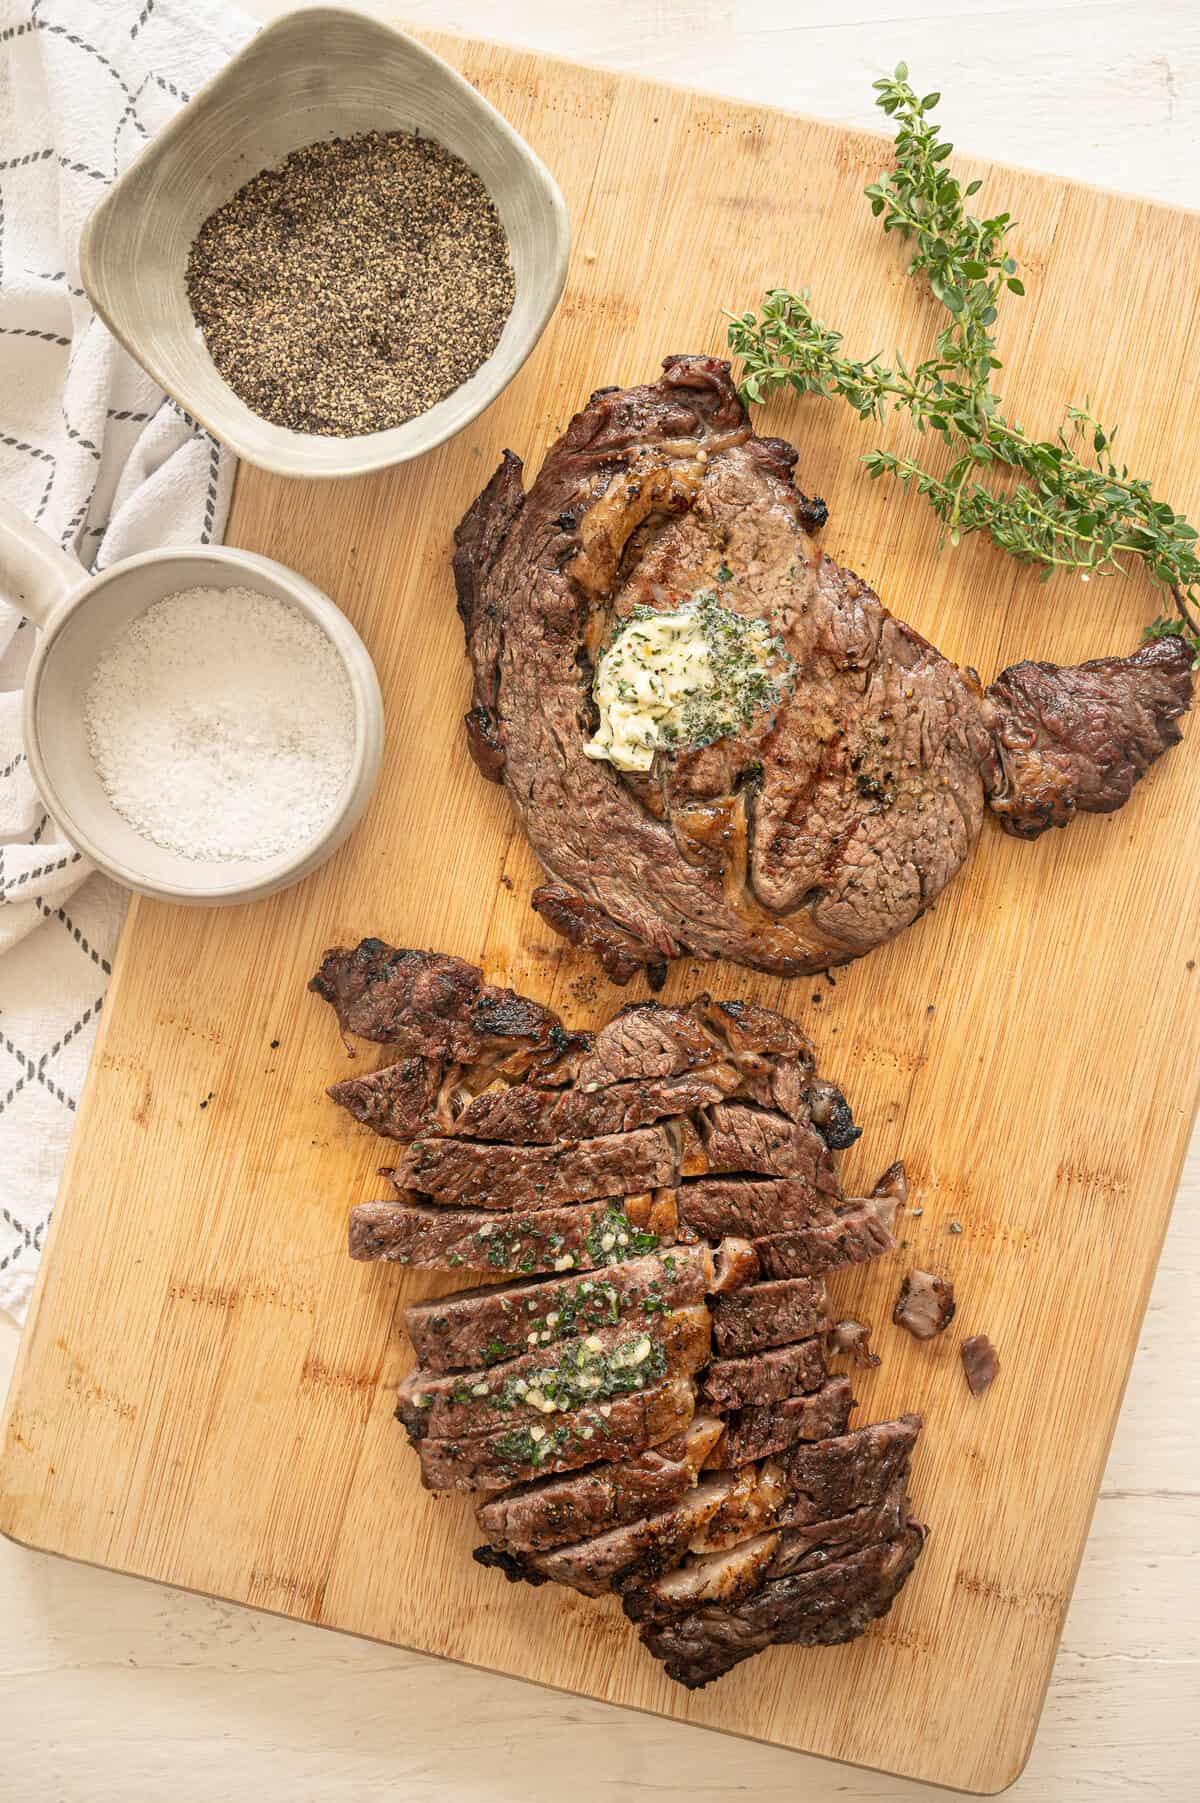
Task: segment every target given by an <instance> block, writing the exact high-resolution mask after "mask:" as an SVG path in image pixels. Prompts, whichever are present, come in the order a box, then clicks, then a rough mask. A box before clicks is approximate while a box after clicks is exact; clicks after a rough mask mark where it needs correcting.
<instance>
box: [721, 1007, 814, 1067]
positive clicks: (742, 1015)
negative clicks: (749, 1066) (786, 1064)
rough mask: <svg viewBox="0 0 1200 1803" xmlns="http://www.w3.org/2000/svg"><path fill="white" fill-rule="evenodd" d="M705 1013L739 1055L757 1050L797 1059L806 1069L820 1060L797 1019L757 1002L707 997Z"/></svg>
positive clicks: (764, 1054)
mask: <svg viewBox="0 0 1200 1803" xmlns="http://www.w3.org/2000/svg"><path fill="white" fill-rule="evenodd" d="M703 1007H704V1014H705V1018H706V1019H707V1021H708V1023H709V1025H710V1026H711V1027H712V1028H713V1030H714V1032H716V1033H719V1034H720V1036H721V1038H722V1039H723V1040H724V1041H725V1044H726V1045H727V1046H728V1047H729V1050H730V1051H731V1052H732V1053H733V1054H734V1056H735V1057H741V1056H743V1055H744V1054H746V1053H754V1054H756V1055H759V1056H763V1057H780V1058H786V1059H788V1060H789V1061H792V1062H795V1063H797V1064H798V1065H799V1066H800V1067H801V1068H802V1069H803V1070H804V1071H806V1072H807V1071H811V1070H813V1069H814V1067H815V1064H816V1058H815V1055H814V1052H813V1043H812V1040H811V1039H810V1038H809V1037H808V1035H807V1033H805V1032H804V1030H803V1028H801V1027H799V1026H798V1025H797V1024H796V1022H795V1021H794V1020H789V1019H788V1017H787V1015H786V1014H780V1013H779V1012H778V1011H777V1010H776V1009H774V1008H763V1007H760V1006H759V1004H758V1003H757V1002H742V1001H733V1002H713V1001H709V1000H707V998H706V999H705V1001H704V1004H703Z"/></svg>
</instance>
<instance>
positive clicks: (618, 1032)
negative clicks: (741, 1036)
mask: <svg viewBox="0 0 1200 1803" xmlns="http://www.w3.org/2000/svg"><path fill="white" fill-rule="evenodd" d="M703 1006H704V1003H703V1001H702V1002H701V1005H700V1007H699V1008H697V1007H695V1006H693V1007H690V1008H674V1007H668V1006H667V1005H666V1004H665V1003H662V1002H631V1003H630V1004H629V1005H628V1006H627V1007H624V1008H622V1009H621V1010H620V1012H619V1013H617V1014H615V1015H614V1016H613V1018H612V1019H611V1020H610V1021H608V1022H607V1023H606V1025H604V1026H603V1027H601V1028H600V1031H599V1032H598V1033H597V1034H596V1036H595V1039H594V1042H593V1044H592V1046H591V1048H590V1050H588V1051H587V1052H585V1053H584V1054H583V1055H582V1056H581V1057H580V1058H579V1059H578V1060H577V1062H576V1065H575V1084H576V1087H577V1088H578V1089H581V1090H585V1091H589V1090H593V1089H604V1088H607V1087H608V1086H609V1085H610V1084H613V1083H647V1082H653V1081H659V1082H661V1081H665V1080H667V1079H669V1078H671V1077H682V1076H685V1075H687V1074H688V1073H691V1072H696V1071H700V1070H704V1069H705V1068H707V1067H708V1066H710V1065H714V1064H725V1063H727V1062H728V1059H729V1047H728V1046H727V1045H726V1044H725V1043H724V1042H723V1041H722V1040H721V1039H718V1038H717V1037H716V1036H715V1035H714V1034H712V1033H711V1032H709V1030H708V1028H707V1027H706V1026H705V1024H704V1021H703V1020H702V1019H701V1011H702V1009H703Z"/></svg>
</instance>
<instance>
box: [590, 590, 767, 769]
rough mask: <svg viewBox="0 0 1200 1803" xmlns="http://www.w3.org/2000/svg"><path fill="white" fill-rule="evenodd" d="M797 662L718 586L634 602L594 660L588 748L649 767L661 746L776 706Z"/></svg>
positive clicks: (732, 726)
mask: <svg viewBox="0 0 1200 1803" xmlns="http://www.w3.org/2000/svg"><path fill="white" fill-rule="evenodd" d="M791 667H792V660H791V658H790V657H789V656H788V654H787V652H786V650H785V649H784V645H783V641H782V640H781V639H779V638H777V637H776V636H775V635H774V634H773V633H772V632H771V631H770V629H769V627H768V626H767V625H766V624H765V623H764V622H763V621H762V620H752V619H746V618H745V617H744V616H743V615H742V614H738V613H734V612H733V611H732V609H730V608H727V607H722V606H721V604H720V603H719V601H718V600H717V598H716V596H715V595H712V594H699V595H694V596H693V597H692V599H691V600H690V601H688V602H685V603H684V605H683V606H681V607H678V608H675V609H672V610H671V611H670V612H665V613H659V612H656V611H655V609H654V608H652V607H638V608H635V609H634V611H633V615H632V617H631V618H630V620H629V621H628V622H627V623H626V624H624V625H623V626H622V627H621V629H620V631H619V632H618V633H617V634H616V636H615V638H614V639H613V641H612V643H611V644H610V645H609V647H608V649H607V650H606V651H605V652H604V654H603V656H602V657H601V659H600V662H599V664H598V665H597V668H596V675H595V680H594V681H593V684H592V696H593V699H594V700H595V703H596V706H597V708H598V709H599V712H600V727H599V730H598V732H597V733H596V736H595V737H594V738H593V739H590V740H589V741H588V742H587V744H586V745H585V746H584V751H585V752H586V753H587V755H588V757H591V758H606V759H607V760H608V762H609V763H610V764H614V765H615V766H616V768H617V769H618V770H649V768H650V766H651V765H652V764H653V762H654V756H655V753H656V752H658V751H670V750H674V749H679V748H682V747H684V746H688V747H696V746H699V745H711V744H712V743H713V741H714V740H716V739H722V738H724V737H725V736H726V735H727V734H728V733H731V732H736V731H737V730H738V729H739V727H746V726H748V725H749V724H750V721H751V720H752V718H753V716H754V714H755V713H756V712H757V711H758V710H759V709H760V708H764V707H774V706H776V705H777V704H778V702H779V700H780V696H781V687H780V684H781V682H782V681H784V680H785V679H786V677H787V674H788V672H789V671H790V669H791Z"/></svg>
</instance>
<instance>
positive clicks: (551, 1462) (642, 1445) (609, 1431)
mask: <svg viewBox="0 0 1200 1803" xmlns="http://www.w3.org/2000/svg"><path fill="white" fill-rule="evenodd" d="M694 1403H695V1386H694V1385H693V1384H692V1383H691V1381H690V1380H689V1379H688V1378H686V1377H679V1378H670V1379H669V1380H668V1381H667V1382H666V1383H664V1384H660V1385H659V1386H658V1388H657V1389H654V1390H645V1391H642V1392H641V1393H640V1394H638V1395H634V1396H618V1397H617V1398H616V1399H615V1400H614V1401H613V1402H611V1403H609V1402H605V1403H600V1404H598V1405H597V1406H595V1407H591V1406H587V1407H584V1408H580V1409H576V1410H575V1411H574V1413H573V1414H572V1415H571V1416H570V1418H569V1419H563V1420H558V1421H554V1422H546V1423H544V1424H543V1423H542V1422H536V1423H533V1424H531V1425H529V1426H522V1427H517V1428H507V1429H505V1430H504V1431H503V1432H493V1433H490V1434H476V1435H462V1436H460V1437H459V1438H457V1439H453V1440H433V1439H426V1440H421V1441H419V1442H418V1443H417V1454H418V1456H419V1458H420V1461H421V1482H422V1483H423V1484H424V1485H425V1488H426V1489H427V1490H505V1489H507V1488H508V1486H509V1485H510V1484H517V1483H521V1482H524V1481H525V1480H527V1479H529V1478H533V1477H537V1476H538V1474H539V1473H544V1474H547V1475H548V1474H549V1473H551V1472H554V1471H575V1470H578V1468H579V1467H580V1466H581V1465H590V1464H591V1463H592V1462H593V1461H594V1460H595V1459H598V1458H599V1459H624V1458H628V1457H629V1456H630V1454H632V1453H640V1452H644V1451H645V1449H646V1447H648V1446H657V1445H658V1444H659V1442H660V1441H662V1440H669V1439H670V1438H671V1435H672V1434H677V1433H679V1432H680V1431H681V1430H682V1429H683V1428H685V1427H686V1426H687V1424H688V1422H689V1421H690V1420H691V1418H692V1412H693V1407H694Z"/></svg>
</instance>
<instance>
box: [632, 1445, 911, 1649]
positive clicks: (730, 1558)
mask: <svg viewBox="0 0 1200 1803" xmlns="http://www.w3.org/2000/svg"><path fill="white" fill-rule="evenodd" d="M766 1469H769V1468H766ZM775 1516H777V1509H771V1507H769V1506H768V1509H766V1511H764V1515H762V1516H760V1522H759V1527H762V1525H768V1527H769V1525H771V1524H773V1522H775ZM906 1520H908V1498H906V1495H905V1480H903V1478H899V1480H897V1482H895V1484H894V1486H892V1489H890V1491H888V1493H886V1495H885V1496H883V1500H881V1502H874V1504H867V1506H865V1507H861V1509H852V1511H850V1513H849V1515H840V1516H836V1518H834V1520H831V1522H813V1524H811V1525H809V1527H787V1529H782V1531H778V1529H777V1531H773V1533H753V1534H751V1538H746V1540H739V1542H735V1543H733V1545H730V1547H726V1549H723V1551H721V1552H715V1554H714V1552H695V1551H692V1552H690V1554H688V1556H686V1558H685V1560H683V1561H681V1563H679V1565H677V1567H676V1569H674V1570H668V1572H663V1574H659V1576H654V1578H645V1576H640V1574H634V1576H632V1578H631V1579H629V1581H627V1583H625V1585H622V1606H623V1610H625V1614H627V1615H629V1619H631V1621H667V1619H668V1617H670V1615H681V1614H686V1612H688V1610H694V1608H699V1606H701V1605H705V1603H735V1601H741V1599H742V1597H746V1596H750V1594H751V1592H753V1590H757V1588H760V1587H762V1585H764V1583H766V1581H768V1579H771V1578H787V1576H791V1574H793V1572H800V1570H813V1569H814V1567H820V1565H827V1563H829V1561H831V1560H843V1558H847V1556H849V1554H850V1552H859V1551H861V1549H863V1547H868V1545H872V1542H877V1540H894V1538H895V1534H899V1533H901V1529H903V1527H905V1524H906ZM694 1547H695V1542H694Z"/></svg>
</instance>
